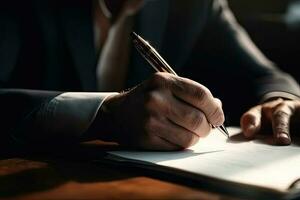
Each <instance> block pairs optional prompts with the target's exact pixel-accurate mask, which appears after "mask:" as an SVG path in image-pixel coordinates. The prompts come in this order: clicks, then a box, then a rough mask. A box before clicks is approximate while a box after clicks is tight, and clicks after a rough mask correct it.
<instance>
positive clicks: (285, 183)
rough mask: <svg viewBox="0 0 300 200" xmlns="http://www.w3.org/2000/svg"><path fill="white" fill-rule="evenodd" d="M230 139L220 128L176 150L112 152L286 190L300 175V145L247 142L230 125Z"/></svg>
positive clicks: (163, 164) (263, 140)
mask: <svg viewBox="0 0 300 200" xmlns="http://www.w3.org/2000/svg"><path fill="white" fill-rule="evenodd" d="M228 130H229V132H230V136H231V137H230V139H227V138H226V137H225V136H224V135H223V134H221V133H220V132H218V130H213V131H212V132H211V133H210V134H209V136H208V137H206V138H204V139H201V140H200V141H199V142H198V143H197V144H196V145H195V146H193V147H191V148H189V149H186V150H184V151H177V152H141V151H113V152H109V153H110V154H112V155H116V156H119V157H122V158H126V159H133V160H138V161H146V162H148V163H149V162H150V163H153V164H157V165H158V167H159V165H161V166H167V167H172V168H176V169H180V170H183V171H187V172H192V173H195V174H199V175H205V176H209V177H213V178H217V179H221V180H226V181H231V182H237V183H243V184H248V185H254V186H258V187H264V188H269V189H272V190H276V191H280V192H285V191H287V190H288V188H289V186H290V185H291V184H292V183H293V182H294V181H295V180H297V179H298V178H300V147H299V146H298V145H296V144H292V145H290V146H275V145H270V144H268V140H267V139H266V138H261V139H260V140H253V141H248V140H245V139H244V138H243V136H242V135H241V134H240V129H238V128H229V129H228Z"/></svg>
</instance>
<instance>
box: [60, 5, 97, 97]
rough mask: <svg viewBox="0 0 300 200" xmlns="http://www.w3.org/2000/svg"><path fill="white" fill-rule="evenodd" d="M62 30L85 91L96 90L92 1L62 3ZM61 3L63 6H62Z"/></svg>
mask: <svg viewBox="0 0 300 200" xmlns="http://www.w3.org/2000/svg"><path fill="white" fill-rule="evenodd" d="M63 2H64V3H65V5H63V9H62V12H61V16H62V28H63V29H64V32H65V37H66V42H67V45H68V47H69V50H70V53H71V57H72V58H73V60H74V65H75V67H76V69H77V72H78V75H79V79H80V81H81V83H82V87H83V89H84V90H85V91H93V90H96V75H95V67H96V52H95V47H94V41H93V38H94V37H93V23H92V22H93V20H92V12H91V11H92V1H80V0H78V1H77V0H75V1H63ZM64 3H63V4H64Z"/></svg>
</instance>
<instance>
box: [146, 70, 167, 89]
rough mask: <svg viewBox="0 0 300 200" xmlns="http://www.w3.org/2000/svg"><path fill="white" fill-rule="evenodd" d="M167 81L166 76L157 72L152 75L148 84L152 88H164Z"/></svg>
mask: <svg viewBox="0 0 300 200" xmlns="http://www.w3.org/2000/svg"><path fill="white" fill-rule="evenodd" d="M168 80H169V78H168V74H166V73H163V72H157V73H155V74H153V75H152V77H151V79H150V82H151V84H152V85H153V86H157V87H165V86H166V85H168V84H167V83H168Z"/></svg>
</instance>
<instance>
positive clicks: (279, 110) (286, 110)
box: [272, 103, 294, 145]
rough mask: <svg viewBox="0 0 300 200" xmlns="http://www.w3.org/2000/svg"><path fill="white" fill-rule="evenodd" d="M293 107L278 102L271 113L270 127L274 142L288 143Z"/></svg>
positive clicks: (289, 141)
mask: <svg viewBox="0 0 300 200" xmlns="http://www.w3.org/2000/svg"><path fill="white" fill-rule="evenodd" d="M293 110H294V109H293V107H292V105H290V104H288V103H280V104H279V105H277V106H276V107H275V109H274V111H273V113H272V129H273V134H274V139H275V143H276V144H278V145H289V144H290V143H291V137H290V119H291V116H292V114H293Z"/></svg>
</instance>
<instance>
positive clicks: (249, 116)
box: [240, 105, 262, 139]
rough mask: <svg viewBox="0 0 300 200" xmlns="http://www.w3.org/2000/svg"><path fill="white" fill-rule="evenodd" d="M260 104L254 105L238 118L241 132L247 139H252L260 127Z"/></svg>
mask: <svg viewBox="0 0 300 200" xmlns="http://www.w3.org/2000/svg"><path fill="white" fill-rule="evenodd" d="M261 110H262V106H260V105H259V106H256V107H253V108H251V109H250V110H249V111H247V112H246V113H244V114H243V116H242V117H241V120H240V125H241V129H242V131H243V134H244V136H245V137H246V138H248V139H253V138H254V137H255V135H257V134H258V132H259V131H260V129H261Z"/></svg>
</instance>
